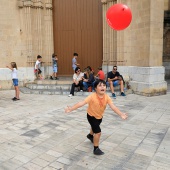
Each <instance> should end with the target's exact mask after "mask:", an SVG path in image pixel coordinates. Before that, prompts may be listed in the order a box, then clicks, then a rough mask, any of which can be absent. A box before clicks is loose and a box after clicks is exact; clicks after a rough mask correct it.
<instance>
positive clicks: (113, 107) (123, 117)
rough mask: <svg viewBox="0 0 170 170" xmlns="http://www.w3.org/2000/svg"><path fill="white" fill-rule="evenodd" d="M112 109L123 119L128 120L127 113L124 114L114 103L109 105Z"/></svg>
mask: <svg viewBox="0 0 170 170" xmlns="http://www.w3.org/2000/svg"><path fill="white" fill-rule="evenodd" d="M109 106H110V108H111V109H112V110H113V111H114V112H115V113H116V114H118V115H119V116H120V117H121V118H122V119H127V117H128V116H127V114H126V113H122V112H121V111H120V110H119V109H118V108H117V107H116V106H115V105H114V104H113V103H110V104H109Z"/></svg>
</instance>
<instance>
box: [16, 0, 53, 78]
mask: <svg viewBox="0 0 170 170" xmlns="http://www.w3.org/2000/svg"><path fill="white" fill-rule="evenodd" d="M18 7H19V8H20V16H21V17H20V19H21V21H20V22H21V23H22V25H23V29H22V31H23V32H24V36H25V38H24V39H23V43H24V42H25V43H26V55H27V67H33V66H34V64H35V61H36V57H37V55H41V56H42V57H43V62H44V63H43V65H42V66H43V68H44V76H47V75H49V74H50V73H51V70H50V71H49V69H48V66H49V65H50V66H51V55H52V53H53V52H54V41H53V19H52V0H34V1H33V0H18Z"/></svg>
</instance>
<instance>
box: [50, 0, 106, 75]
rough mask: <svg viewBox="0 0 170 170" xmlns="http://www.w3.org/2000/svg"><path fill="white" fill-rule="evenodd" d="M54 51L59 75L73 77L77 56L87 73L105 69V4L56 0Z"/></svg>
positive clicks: (54, 4)
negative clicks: (103, 16) (103, 61)
mask: <svg viewBox="0 0 170 170" xmlns="http://www.w3.org/2000/svg"><path fill="white" fill-rule="evenodd" d="M53 7H54V11H53V23H54V27H53V28H54V50H55V52H56V53H57V55H58V58H59V61H58V63H59V68H58V73H59V75H72V74H73V70H72V57H73V53H74V52H77V53H78V54H79V56H78V59H77V61H78V62H79V63H80V67H81V69H82V70H83V69H84V68H85V67H87V66H88V65H90V66H91V67H92V68H93V69H94V70H95V71H97V68H98V67H99V66H101V65H102V59H103V56H102V55H103V28H102V3H101V0H54V1H53Z"/></svg>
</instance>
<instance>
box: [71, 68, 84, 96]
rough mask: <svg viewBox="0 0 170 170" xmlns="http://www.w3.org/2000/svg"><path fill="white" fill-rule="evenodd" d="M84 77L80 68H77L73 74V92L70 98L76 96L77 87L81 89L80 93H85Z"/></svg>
mask: <svg viewBox="0 0 170 170" xmlns="http://www.w3.org/2000/svg"><path fill="white" fill-rule="evenodd" d="M83 76H84V74H83V73H82V72H81V70H80V67H76V68H75V73H74V74H73V84H72V85H71V91H70V94H69V95H68V97H71V96H74V90H75V87H80V91H83Z"/></svg>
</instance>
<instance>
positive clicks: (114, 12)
mask: <svg viewBox="0 0 170 170" xmlns="http://www.w3.org/2000/svg"><path fill="white" fill-rule="evenodd" d="M106 19H107V23H108V25H109V26H110V27H111V28H113V29H114V30H117V31H119V30H123V29H125V28H127V27H128V26H129V25H130V23H131V21H132V13H131V11H130V9H129V8H128V7H127V6H126V5H124V4H115V5H113V6H111V7H110V8H109V9H108V11H107V13H106Z"/></svg>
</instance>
